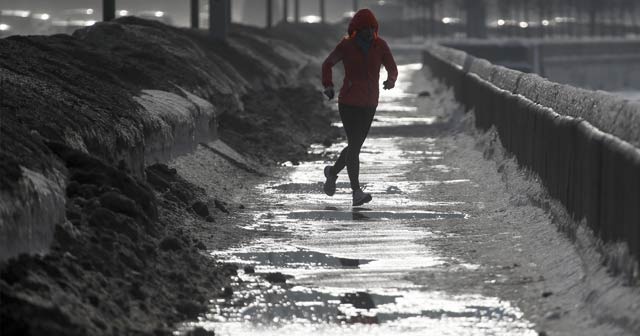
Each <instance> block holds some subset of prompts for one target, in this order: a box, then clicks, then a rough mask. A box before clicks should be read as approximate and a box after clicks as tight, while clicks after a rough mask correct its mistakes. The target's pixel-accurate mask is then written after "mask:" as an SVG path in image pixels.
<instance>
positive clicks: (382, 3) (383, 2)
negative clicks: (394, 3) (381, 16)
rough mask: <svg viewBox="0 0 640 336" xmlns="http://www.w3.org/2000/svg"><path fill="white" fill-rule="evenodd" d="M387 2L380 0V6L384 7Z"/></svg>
mask: <svg viewBox="0 0 640 336" xmlns="http://www.w3.org/2000/svg"><path fill="white" fill-rule="evenodd" d="M385 2H386V1H384V0H379V1H378V5H379V6H384V4H385Z"/></svg>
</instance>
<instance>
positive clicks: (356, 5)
mask: <svg viewBox="0 0 640 336" xmlns="http://www.w3.org/2000/svg"><path fill="white" fill-rule="evenodd" d="M358 9H360V4H359V3H358V0H353V11H354V12H357V11H358Z"/></svg>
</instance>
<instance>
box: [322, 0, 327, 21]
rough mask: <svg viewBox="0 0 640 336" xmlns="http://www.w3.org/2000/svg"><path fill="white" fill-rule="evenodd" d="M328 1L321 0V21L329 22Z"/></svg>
mask: <svg viewBox="0 0 640 336" xmlns="http://www.w3.org/2000/svg"><path fill="white" fill-rule="evenodd" d="M326 8H327V6H326V2H325V0H320V22H322V23H326V22H327V11H326Z"/></svg>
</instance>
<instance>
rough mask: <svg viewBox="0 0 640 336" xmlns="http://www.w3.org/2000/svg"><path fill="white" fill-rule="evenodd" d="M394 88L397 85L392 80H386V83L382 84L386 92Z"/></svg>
mask: <svg viewBox="0 0 640 336" xmlns="http://www.w3.org/2000/svg"><path fill="white" fill-rule="evenodd" d="M394 86H395V84H394V83H393V82H392V81H390V80H386V81H384V82H382V88H383V89H385V90H391V89H393V87H394Z"/></svg>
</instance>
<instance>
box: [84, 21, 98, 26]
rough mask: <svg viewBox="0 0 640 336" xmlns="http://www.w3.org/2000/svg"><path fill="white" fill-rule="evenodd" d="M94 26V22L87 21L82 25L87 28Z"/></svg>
mask: <svg viewBox="0 0 640 336" xmlns="http://www.w3.org/2000/svg"><path fill="white" fill-rule="evenodd" d="M94 24H96V21H95V20H88V21H85V22H84V25H85V26H87V27H88V26H93V25H94Z"/></svg>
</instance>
